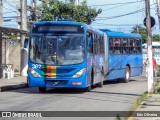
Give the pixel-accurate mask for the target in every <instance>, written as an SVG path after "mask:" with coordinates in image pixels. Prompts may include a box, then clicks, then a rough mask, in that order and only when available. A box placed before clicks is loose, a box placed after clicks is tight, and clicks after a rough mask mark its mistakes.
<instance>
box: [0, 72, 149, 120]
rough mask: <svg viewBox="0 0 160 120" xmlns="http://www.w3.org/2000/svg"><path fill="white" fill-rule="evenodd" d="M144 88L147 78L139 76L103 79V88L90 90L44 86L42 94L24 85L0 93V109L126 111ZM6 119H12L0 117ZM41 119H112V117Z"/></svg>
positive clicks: (34, 119) (53, 119)
mask: <svg viewBox="0 0 160 120" xmlns="http://www.w3.org/2000/svg"><path fill="white" fill-rule="evenodd" d="M145 91H147V79H146V77H144V76H143V75H142V76H139V77H132V78H131V80H130V82H129V83H121V82H105V83H104V86H103V88H98V87H94V88H93V89H92V91H91V92H81V91H80V90H77V89H48V90H47V92H46V93H39V91H38V89H37V88H24V89H18V90H12V91H7V92H0V111H129V110H130V109H131V106H132V105H133V102H135V100H136V99H137V97H138V96H140V95H141V94H143V93H144V92H145ZM8 119H9V120H10V119H13V118H0V120H8ZM14 119H15V120H17V119H18V120H19V119H22V118H14ZM23 119H27V118H23ZM42 119H52V120H57V119H58V120H64V119H65V120H66V119H68V120H75V119H76V120H80V119H83V120H97V119H98V120H103V119H104V120H115V117H107V118H106V117H101V118H95V117H94V118H92V117H89V118H87V117H83V118H81V117H76V118H75V117H72V118H65V117H63V118H62V117H54V118H49V117H48V118H42ZM32 120H39V118H32Z"/></svg>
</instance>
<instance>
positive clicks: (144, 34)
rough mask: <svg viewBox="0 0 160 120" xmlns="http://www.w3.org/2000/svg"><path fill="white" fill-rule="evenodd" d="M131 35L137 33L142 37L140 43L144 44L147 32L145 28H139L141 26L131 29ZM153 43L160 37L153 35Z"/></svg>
mask: <svg viewBox="0 0 160 120" xmlns="http://www.w3.org/2000/svg"><path fill="white" fill-rule="evenodd" d="M131 33H139V34H141V36H142V43H146V42H147V41H146V38H147V32H146V28H144V27H141V26H135V27H133V28H132V31H131ZM152 40H153V41H160V35H153V39H152Z"/></svg>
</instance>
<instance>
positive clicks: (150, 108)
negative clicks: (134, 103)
mask: <svg viewBox="0 0 160 120" xmlns="http://www.w3.org/2000/svg"><path fill="white" fill-rule="evenodd" d="M138 113H140V114H141V113H142V114H141V115H143V116H142V117H139V116H138V117H134V118H133V120H160V94H151V96H150V97H149V98H148V100H146V101H144V103H143V104H142V105H141V107H140V109H139V110H138ZM157 113H158V117H156V114H157ZM140 114H139V115H140ZM152 116H154V117H152Z"/></svg>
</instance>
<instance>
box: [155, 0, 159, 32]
mask: <svg viewBox="0 0 160 120" xmlns="http://www.w3.org/2000/svg"><path fill="white" fill-rule="evenodd" d="M156 8H157V16H158V23H159V30H160V6H159V2H158V0H156Z"/></svg>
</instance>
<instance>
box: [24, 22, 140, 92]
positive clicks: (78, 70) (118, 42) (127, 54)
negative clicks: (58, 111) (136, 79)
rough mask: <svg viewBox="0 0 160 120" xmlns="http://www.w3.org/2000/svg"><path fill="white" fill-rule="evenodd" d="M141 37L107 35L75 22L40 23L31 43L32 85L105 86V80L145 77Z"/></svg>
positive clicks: (29, 73) (66, 86)
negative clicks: (142, 74) (141, 75)
mask: <svg viewBox="0 0 160 120" xmlns="http://www.w3.org/2000/svg"><path fill="white" fill-rule="evenodd" d="M141 46H142V45H141V36H140V35H136V34H124V33H116V32H103V30H95V29H93V28H92V27H91V26H89V25H86V24H84V23H81V22H73V21H63V20H62V21H46V22H36V23H34V24H33V25H32V27H31V32H30V40H29V57H28V58H29V60H28V78H27V79H28V80H27V81H28V85H29V86H31V87H38V88H39V91H40V92H45V91H46V88H82V89H84V90H86V91H90V90H91V86H92V85H98V86H99V87H102V86H103V81H104V80H114V79H117V78H123V79H124V81H125V82H128V81H129V78H130V76H137V75H140V74H141V73H142V50H141Z"/></svg>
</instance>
